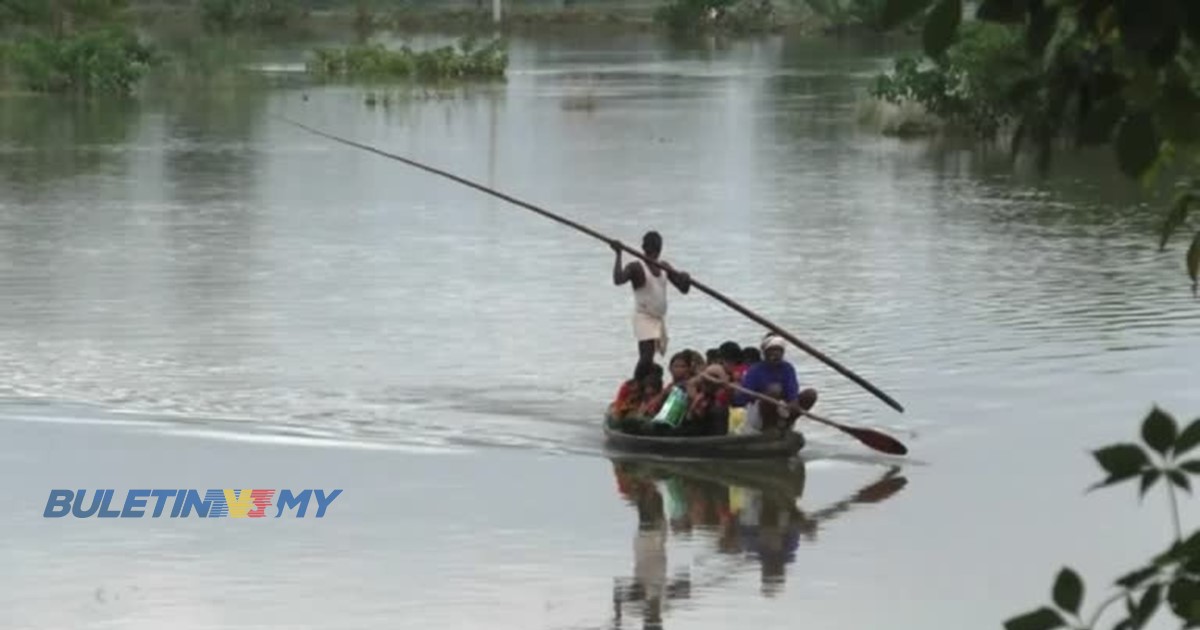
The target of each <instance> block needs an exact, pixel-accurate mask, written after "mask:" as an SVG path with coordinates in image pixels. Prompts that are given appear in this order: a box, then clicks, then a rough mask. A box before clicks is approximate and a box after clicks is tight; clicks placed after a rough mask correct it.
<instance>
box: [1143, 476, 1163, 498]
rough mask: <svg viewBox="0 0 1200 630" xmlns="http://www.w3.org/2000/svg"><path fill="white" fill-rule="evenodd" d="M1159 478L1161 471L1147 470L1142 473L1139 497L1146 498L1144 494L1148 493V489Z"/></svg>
mask: <svg viewBox="0 0 1200 630" xmlns="http://www.w3.org/2000/svg"><path fill="white" fill-rule="evenodd" d="M1159 477H1162V471H1161V470H1147V471H1146V472H1144V473H1142V489H1141V490H1140V494H1139V496H1143V497H1144V496H1146V493H1147V492H1149V491H1150V487H1151V486H1153V485H1154V483H1155V482H1157V481H1158V479H1159Z"/></svg>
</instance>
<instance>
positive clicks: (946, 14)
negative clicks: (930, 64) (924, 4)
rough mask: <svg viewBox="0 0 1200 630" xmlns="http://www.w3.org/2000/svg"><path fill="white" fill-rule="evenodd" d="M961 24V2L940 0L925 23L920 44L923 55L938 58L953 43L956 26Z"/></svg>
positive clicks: (959, 0)
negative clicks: (923, 49) (922, 45)
mask: <svg viewBox="0 0 1200 630" xmlns="http://www.w3.org/2000/svg"><path fill="white" fill-rule="evenodd" d="M961 23H962V0H940V2H938V3H937V6H935V7H933V11H930V12H929V18H928V19H927V20H926V21H925V32H924V33H923V35H922V43H923V44H924V45H925V54H926V55H929V56H930V57H940V56H941V55H942V53H944V52H946V49H947V48H949V47H950V44H952V43H953V42H954V36H955V33H956V32H957V31H958V25H959V24H961Z"/></svg>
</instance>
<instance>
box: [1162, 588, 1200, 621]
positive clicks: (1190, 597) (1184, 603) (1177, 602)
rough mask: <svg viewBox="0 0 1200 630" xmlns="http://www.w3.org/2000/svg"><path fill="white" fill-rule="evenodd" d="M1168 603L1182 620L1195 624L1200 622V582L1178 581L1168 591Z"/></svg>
mask: <svg viewBox="0 0 1200 630" xmlns="http://www.w3.org/2000/svg"><path fill="white" fill-rule="evenodd" d="M1167 602H1169V603H1170V605H1171V610H1172V611H1173V612H1174V613H1175V615H1176V616H1178V617H1180V618H1181V619H1183V620H1185V621H1188V622H1193V623H1194V622H1198V621H1200V582H1197V581H1196V580H1189V579H1181V580H1176V581H1175V582H1174V583H1173V584H1171V588H1170V589H1168V590H1167Z"/></svg>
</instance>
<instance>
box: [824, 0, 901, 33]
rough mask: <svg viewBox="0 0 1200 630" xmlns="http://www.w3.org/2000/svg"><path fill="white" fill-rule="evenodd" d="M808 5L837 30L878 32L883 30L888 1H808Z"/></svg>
mask: <svg viewBox="0 0 1200 630" xmlns="http://www.w3.org/2000/svg"><path fill="white" fill-rule="evenodd" d="M807 4H808V7H809V8H810V9H812V10H813V12H814V13H816V14H817V15H819V16H821V17H823V18H825V19H826V20H828V21H829V22H830V23H831V24H832V26H833V27H834V28H835V29H843V28H847V27H861V28H865V29H867V30H870V31H876V32H878V31H882V30H883V9H884V5H885V4H886V0H808V1H807Z"/></svg>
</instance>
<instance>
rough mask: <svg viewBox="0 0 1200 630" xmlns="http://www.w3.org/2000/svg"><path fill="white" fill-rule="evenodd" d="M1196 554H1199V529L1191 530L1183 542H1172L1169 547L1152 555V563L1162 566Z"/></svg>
mask: <svg viewBox="0 0 1200 630" xmlns="http://www.w3.org/2000/svg"><path fill="white" fill-rule="evenodd" d="M1197 555H1200V531H1196V532H1193V533H1192V535H1191V536H1188V539H1187V540H1185V541H1183V542H1179V541H1176V542H1174V543H1172V544H1171V547H1170V548H1169V549H1167V550H1166V551H1164V552H1162V553H1160V554H1158V555H1157V556H1155V557H1154V565H1155V566H1158V567H1163V566H1167V565H1171V564H1174V563H1176V562H1179V561H1180V560H1182V559H1185V558H1191V557H1194V556H1197Z"/></svg>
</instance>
